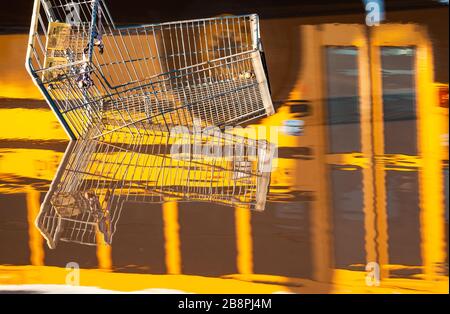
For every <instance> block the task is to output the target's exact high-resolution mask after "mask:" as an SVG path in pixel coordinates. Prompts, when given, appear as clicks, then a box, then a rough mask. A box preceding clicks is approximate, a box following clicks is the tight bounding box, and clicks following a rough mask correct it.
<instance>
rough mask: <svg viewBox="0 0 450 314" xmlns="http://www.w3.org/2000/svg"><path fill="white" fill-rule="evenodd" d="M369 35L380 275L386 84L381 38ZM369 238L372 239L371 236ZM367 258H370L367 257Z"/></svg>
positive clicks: (385, 243)
mask: <svg viewBox="0 0 450 314" xmlns="http://www.w3.org/2000/svg"><path fill="white" fill-rule="evenodd" d="M371 35H372V36H371V37H370V48H369V53H370V61H371V62H370V65H371V82H372V125H373V128H372V132H373V135H372V139H373V142H372V143H373V152H374V158H373V161H372V162H373V169H374V173H373V176H374V180H375V185H374V195H375V208H376V210H375V223H376V228H375V230H376V232H375V236H374V239H373V241H375V245H376V256H377V260H376V262H377V263H378V264H379V265H380V271H381V272H380V275H381V278H387V277H389V269H387V268H386V267H385V265H388V264H389V235H388V226H387V207H386V171H385V165H384V164H383V163H380V162H376V157H377V156H384V122H383V86H382V81H381V57H380V45H379V43H378V40H379V39H378V38H376V37H375V38H374V36H373V34H371ZM368 241H370V240H369V239H368ZM368 262H371V261H369V260H368Z"/></svg>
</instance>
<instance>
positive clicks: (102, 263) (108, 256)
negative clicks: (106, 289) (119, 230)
mask: <svg viewBox="0 0 450 314" xmlns="http://www.w3.org/2000/svg"><path fill="white" fill-rule="evenodd" d="M96 240H97V262H98V268H99V269H103V270H110V269H112V252H111V251H112V250H111V246H110V245H108V244H106V243H105V240H104V239H103V234H102V233H101V232H100V231H97V234H96Z"/></svg>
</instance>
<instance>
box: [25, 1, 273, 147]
mask: <svg viewBox="0 0 450 314" xmlns="http://www.w3.org/2000/svg"><path fill="white" fill-rule="evenodd" d="M261 55H262V45H261V41H260V34H259V22H258V16H257V15H255V14H253V15H243V16H221V17H215V18H208V19H198V20H189V21H180V22H168V23H159V24H152V25H141V26H131V27H118V26H116V25H115V24H114V22H113V20H112V18H111V15H110V13H109V11H108V8H107V7H106V5H105V1H104V0H35V3H34V10H33V18H32V23H31V29H30V37H29V43H28V51H27V60H26V67H27V69H28V72H29V73H30V75H31V76H32V78H33V80H34V82H35V84H36V85H37V86H38V87H39V88H40V90H41V92H42V94H43V95H44V97H45V98H46V100H47V101H48V103H49V105H50V106H51V108H52V109H53V111H54V112H55V114H56V115H57V117H58V119H59V121H60V122H61V124H62V125H63V126H64V129H65V130H66V131H67V133H68V135H69V136H70V138H72V139H78V138H86V137H87V136H88V134H89V136H91V138H99V137H101V136H103V135H105V134H108V133H111V132H116V131H119V130H122V129H125V130H127V131H128V132H133V133H134V134H136V133H138V134H146V133H149V132H150V133H151V132H152V131H153V130H155V129H156V130H159V129H161V128H164V129H166V130H167V131H170V130H171V128H172V127H173V126H176V125H185V126H192V125H193V123H194V120H200V121H201V123H202V126H208V125H214V126H218V127H220V128H223V127H225V126H233V125H238V124H241V123H243V122H246V121H249V120H251V119H254V118H257V117H261V116H265V115H270V114H272V113H273V112H274V110H273V105H272V101H271V97H270V93H269V88H268V82H267V78H266V73H265V71H264V66H263V61H262V57H261Z"/></svg>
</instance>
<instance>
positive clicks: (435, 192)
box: [416, 34, 446, 280]
mask: <svg viewBox="0 0 450 314" xmlns="http://www.w3.org/2000/svg"><path fill="white" fill-rule="evenodd" d="M416 36H417V35H416ZM423 37H424V38H425V39H424V40H423V41H424V43H423V44H422V45H418V46H417V57H416V69H417V78H416V86H417V90H416V92H417V104H418V106H417V107H418V108H417V111H418V132H417V133H418V136H417V137H418V147H419V151H420V157H421V159H422V169H421V171H420V173H419V196H420V224H421V238H422V242H421V244H422V247H421V250H422V260H423V265H424V274H425V276H426V279H429V280H432V279H433V278H434V277H435V276H436V275H439V274H440V272H441V270H440V269H439V268H440V267H442V266H443V265H444V263H445V254H446V248H445V225H444V212H445V210H444V208H445V207H444V197H443V195H444V189H443V183H444V178H443V173H442V161H441V156H442V151H441V150H442V147H441V145H440V138H439V136H440V133H441V125H440V120H439V118H440V117H439V116H438V115H439V111H437V109H438V108H437V106H438V100H437V99H436V92H435V90H434V86H433V81H434V77H433V73H434V70H433V58H432V56H433V51H432V46H431V44H430V41H429V40H428V38H427V35H426V34H424V35H423Z"/></svg>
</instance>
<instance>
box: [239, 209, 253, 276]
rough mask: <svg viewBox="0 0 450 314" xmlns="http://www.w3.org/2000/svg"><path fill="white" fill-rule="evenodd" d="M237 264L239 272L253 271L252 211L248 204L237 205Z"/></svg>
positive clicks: (247, 272) (250, 272)
mask: <svg viewBox="0 0 450 314" xmlns="http://www.w3.org/2000/svg"><path fill="white" fill-rule="evenodd" d="M235 225H236V248H237V256H236V265H237V270H238V273H239V274H252V273H253V241H252V227H251V212H250V209H249V208H248V206H236V208H235Z"/></svg>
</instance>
